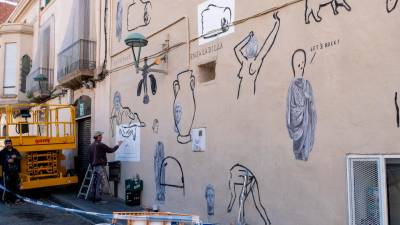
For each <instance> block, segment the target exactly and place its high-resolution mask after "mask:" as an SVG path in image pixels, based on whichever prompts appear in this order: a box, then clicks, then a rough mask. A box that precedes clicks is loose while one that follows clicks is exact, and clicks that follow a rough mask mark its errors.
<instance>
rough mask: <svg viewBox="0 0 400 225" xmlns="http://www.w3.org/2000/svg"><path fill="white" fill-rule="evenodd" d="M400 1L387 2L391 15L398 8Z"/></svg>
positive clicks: (387, 0) (389, 0)
mask: <svg viewBox="0 0 400 225" xmlns="http://www.w3.org/2000/svg"><path fill="white" fill-rule="evenodd" d="M397 2H398V0H386V11H387V12H388V13H391V12H392V11H393V10H394V9H395V8H396V6H397Z"/></svg>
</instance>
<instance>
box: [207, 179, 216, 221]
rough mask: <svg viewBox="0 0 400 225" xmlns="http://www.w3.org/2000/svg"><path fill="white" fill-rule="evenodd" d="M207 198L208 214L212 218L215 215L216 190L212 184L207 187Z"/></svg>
mask: <svg viewBox="0 0 400 225" xmlns="http://www.w3.org/2000/svg"><path fill="white" fill-rule="evenodd" d="M205 198H206V200H207V214H208V215H209V216H212V215H214V203H215V190H214V187H213V186H212V185H211V184H209V185H207V187H206V191H205Z"/></svg>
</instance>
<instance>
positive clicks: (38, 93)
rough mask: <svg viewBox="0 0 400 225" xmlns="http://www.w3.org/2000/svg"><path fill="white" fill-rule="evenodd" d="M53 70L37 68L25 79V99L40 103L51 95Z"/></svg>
mask: <svg viewBox="0 0 400 225" xmlns="http://www.w3.org/2000/svg"><path fill="white" fill-rule="evenodd" d="M53 74H54V71H53V69H49V68H43V67H39V68H38V69H36V70H34V71H33V72H31V73H30V74H29V75H28V77H27V78H26V89H27V97H28V98H30V99H31V101H33V102H41V101H43V100H45V99H47V98H49V97H50V95H51V90H52V88H53Z"/></svg>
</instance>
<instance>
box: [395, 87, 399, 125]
mask: <svg viewBox="0 0 400 225" xmlns="http://www.w3.org/2000/svg"><path fill="white" fill-rule="evenodd" d="M394 105H395V107H396V123H397V127H400V115H399V103H398V102H397V91H396V93H394Z"/></svg>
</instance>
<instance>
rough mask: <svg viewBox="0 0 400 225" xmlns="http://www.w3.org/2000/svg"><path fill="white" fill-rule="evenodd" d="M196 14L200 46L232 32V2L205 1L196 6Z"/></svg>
mask: <svg viewBox="0 0 400 225" xmlns="http://www.w3.org/2000/svg"><path fill="white" fill-rule="evenodd" d="M197 13H198V16H197V20H198V23H197V25H198V33H199V36H200V37H201V38H200V39H199V44H200V45H201V44H204V43H207V42H209V41H212V40H214V39H215V38H217V37H221V36H224V35H227V34H230V33H233V32H234V26H232V22H233V21H234V18H235V17H234V13H235V1H234V0H218V1H217V0H208V1H205V2H203V3H202V4H200V5H199V6H198V9H197Z"/></svg>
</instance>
